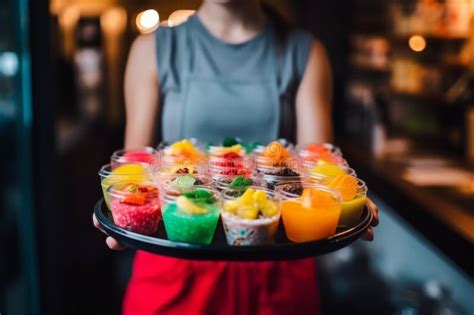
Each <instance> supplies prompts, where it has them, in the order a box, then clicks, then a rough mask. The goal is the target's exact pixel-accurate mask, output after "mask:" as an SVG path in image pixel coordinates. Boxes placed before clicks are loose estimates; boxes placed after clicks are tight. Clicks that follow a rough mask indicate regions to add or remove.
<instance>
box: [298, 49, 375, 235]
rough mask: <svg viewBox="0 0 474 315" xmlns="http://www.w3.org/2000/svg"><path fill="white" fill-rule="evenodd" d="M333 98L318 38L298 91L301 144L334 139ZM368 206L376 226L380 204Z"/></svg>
mask: <svg viewBox="0 0 474 315" xmlns="http://www.w3.org/2000/svg"><path fill="white" fill-rule="evenodd" d="M331 101H332V73H331V67H330V65H329V60H328V57H327V53H326V50H325V49H324V46H323V45H322V44H321V43H320V42H319V41H316V40H315V41H314V42H313V44H312V46H311V51H310V53H309V57H308V62H307V64H306V69H305V72H304V75H303V79H302V80H301V83H300V86H299V88H298V92H297V94H296V120H297V130H296V136H297V141H298V144H308V143H312V142H315V143H324V142H332V140H333V139H332V123H331ZM366 206H367V207H368V208H369V209H370V210H371V211H372V214H373V215H374V220H373V221H372V226H376V225H377V224H378V223H379V211H378V209H377V206H376V205H375V204H374V203H373V202H372V201H371V200H370V199H369V198H367V202H366ZM373 238H374V232H373V230H372V228H369V229H367V232H366V234H365V236H364V239H365V240H372V239H373Z"/></svg>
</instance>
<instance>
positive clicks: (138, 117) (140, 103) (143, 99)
mask: <svg viewBox="0 0 474 315" xmlns="http://www.w3.org/2000/svg"><path fill="white" fill-rule="evenodd" d="M155 42H156V41H155V38H154V35H153V34H150V35H141V36H139V37H137V39H136V40H135V41H134V43H133V45H132V48H131V49H130V54H129V57H128V62H127V67H126V70H125V109H126V118H127V121H126V128H125V148H133V147H140V146H151V145H153V144H154V140H155V132H156V120H157V116H158V115H157V114H158V110H159V83H158V67H157V64H156V44H155Z"/></svg>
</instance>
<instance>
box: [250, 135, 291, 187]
mask: <svg viewBox="0 0 474 315" xmlns="http://www.w3.org/2000/svg"><path fill="white" fill-rule="evenodd" d="M256 164H257V170H258V171H259V172H260V173H261V174H262V180H263V181H264V182H265V183H266V185H267V188H268V189H270V190H273V189H275V187H276V186H277V185H279V184H281V183H283V182H286V181H297V180H299V179H300V175H299V173H298V172H297V171H295V170H299V163H298V159H296V158H295V157H294V156H293V155H292V154H290V152H289V151H288V150H287V149H286V148H285V147H284V146H283V145H282V144H281V143H280V142H278V141H273V142H272V143H270V144H269V145H268V146H267V147H266V148H265V150H264V151H263V152H262V153H260V154H259V155H258V156H257V157H256Z"/></svg>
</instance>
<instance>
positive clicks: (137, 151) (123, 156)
mask: <svg viewBox="0 0 474 315" xmlns="http://www.w3.org/2000/svg"><path fill="white" fill-rule="evenodd" d="M159 161H160V154H159V151H157V150H155V149H154V148H152V147H140V148H133V149H121V150H117V151H115V152H114V153H113V154H112V157H111V158H110V164H111V165H112V167H114V168H115V167H117V166H120V165H123V164H128V163H143V164H145V165H148V166H150V167H151V168H153V169H157V168H158V167H159Z"/></svg>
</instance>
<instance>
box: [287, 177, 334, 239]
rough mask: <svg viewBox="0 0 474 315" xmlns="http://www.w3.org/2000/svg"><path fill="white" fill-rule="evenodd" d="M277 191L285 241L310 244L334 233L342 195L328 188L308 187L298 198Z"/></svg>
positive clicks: (294, 195)
mask: <svg viewBox="0 0 474 315" xmlns="http://www.w3.org/2000/svg"><path fill="white" fill-rule="evenodd" d="M279 192H280V206H281V215H282V219H283V224H284V226H285V231H286V235H287V237H288V239H290V240H291V241H293V242H297V243H301V242H310V241H316V240H320V239H325V238H328V237H330V236H332V235H334V234H335V233H336V228H337V224H338V222H339V217H340V214H341V196H340V194H339V193H338V192H337V191H335V190H332V189H330V188H327V187H324V186H320V185H311V187H308V188H306V189H305V190H304V191H303V194H302V195H301V196H299V195H296V194H292V193H289V192H285V191H281V190H280V191H279Z"/></svg>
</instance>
